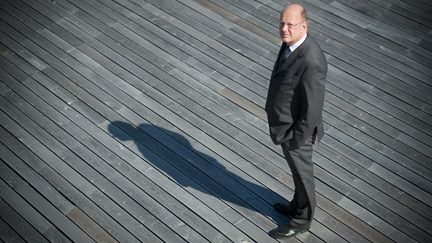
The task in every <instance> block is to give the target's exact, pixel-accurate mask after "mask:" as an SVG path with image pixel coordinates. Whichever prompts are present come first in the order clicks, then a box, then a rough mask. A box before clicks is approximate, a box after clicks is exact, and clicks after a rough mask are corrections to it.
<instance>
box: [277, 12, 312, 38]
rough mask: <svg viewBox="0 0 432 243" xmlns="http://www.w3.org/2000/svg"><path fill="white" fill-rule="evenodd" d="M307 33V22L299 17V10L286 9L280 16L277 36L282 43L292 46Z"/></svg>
mask: <svg viewBox="0 0 432 243" xmlns="http://www.w3.org/2000/svg"><path fill="white" fill-rule="evenodd" d="M306 32H307V22H305V21H304V19H303V18H302V16H301V9H299V8H296V7H288V8H286V9H285V10H284V11H283V12H282V13H281V15H280V23H279V34H280V37H281V39H282V41H283V42H285V43H287V44H288V45H292V44H294V43H296V42H297V41H299V40H300V39H301V38H302V37H303V36H304V35H305V34H306Z"/></svg>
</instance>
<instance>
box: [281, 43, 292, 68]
mask: <svg viewBox="0 0 432 243" xmlns="http://www.w3.org/2000/svg"><path fill="white" fill-rule="evenodd" d="M290 54H291V50H290V49H289V46H288V45H285V49H284V51H283V52H282V53H281V57H280V59H279V65H281V64H282V63H283V62H284V61H285V60H286V59H287V58H288V56H289V55H290Z"/></svg>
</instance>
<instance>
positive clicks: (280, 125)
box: [265, 35, 327, 224]
mask: <svg viewBox="0 0 432 243" xmlns="http://www.w3.org/2000/svg"><path fill="white" fill-rule="evenodd" d="M285 48H288V46H287V45H286V44H283V45H282V46H281V49H280V51H279V55H278V58H277V61H276V62H275V65H274V68H273V72H272V76H271V79H270V86H269V90H268V95H267V102H266V106H265V110H266V112H267V118H268V123H269V127H270V136H271V138H272V140H273V142H274V143H275V144H281V146H282V149H283V151H284V155H285V158H286V159H287V161H288V164H289V166H290V169H291V172H292V174H293V180H294V185H295V195H294V199H293V201H292V202H291V203H293V205H295V206H296V207H297V208H298V210H297V216H296V217H294V219H293V223H294V224H310V222H311V220H312V217H313V212H314V208H315V186H314V181H313V163H312V144H313V143H314V142H315V140H317V141H319V140H320V139H321V138H322V137H323V135H324V131H323V122H322V108H323V103H324V91H325V87H324V84H325V79H326V76H327V61H326V59H325V56H324V54H323V52H322V50H321V49H320V47H319V45H318V44H317V43H316V42H315V40H314V39H313V38H312V37H310V36H309V35H308V36H307V37H306V39H305V41H304V42H303V43H302V44H301V45H300V46H299V47H297V49H295V50H294V52H292V53H291V54H290V56H289V57H288V58H287V59H286V60H285V61H283V62H281V60H280V59H281V56H282V53H283V52H284V50H285Z"/></svg>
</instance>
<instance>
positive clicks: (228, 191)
mask: <svg viewBox="0 0 432 243" xmlns="http://www.w3.org/2000/svg"><path fill="white" fill-rule="evenodd" d="M108 130H109V131H110V133H111V134H112V135H113V136H114V137H116V138H117V139H119V140H121V141H123V142H126V141H129V140H130V141H133V142H134V143H135V144H136V146H137V147H138V148H139V150H140V152H141V153H142V155H143V157H144V158H145V159H146V160H147V161H149V162H150V163H151V164H152V165H153V166H154V167H155V168H156V169H159V170H160V171H161V172H162V173H165V174H166V175H167V176H168V177H170V178H171V179H173V180H174V181H176V182H177V183H178V184H179V185H180V186H182V187H185V188H187V187H191V188H194V189H196V190H199V191H200V192H204V193H207V194H210V195H212V196H214V197H216V198H219V199H221V200H223V201H224V202H226V203H228V204H234V206H235V205H237V206H240V207H243V208H246V209H248V210H253V211H255V212H258V213H260V214H263V215H264V216H266V217H268V218H270V219H272V220H273V221H274V222H275V223H276V224H282V223H285V222H287V218H285V217H284V216H282V215H280V214H278V213H277V212H276V211H275V210H274V209H273V208H272V206H271V205H272V204H273V203H275V202H280V201H283V200H284V199H283V198H282V197H280V196H279V195H278V194H276V193H274V192H273V191H272V190H270V189H268V188H266V187H264V186H262V185H258V184H255V183H253V182H250V181H249V180H245V179H244V178H242V177H240V176H238V175H237V174H235V173H233V172H231V171H229V170H227V169H226V167H225V166H224V165H222V164H221V163H219V162H218V161H217V160H216V159H215V158H213V157H212V156H209V155H207V154H205V153H203V152H201V151H198V150H196V149H194V148H193V146H192V145H191V143H190V142H189V141H188V139H186V138H185V137H184V136H183V135H181V134H179V133H176V132H172V131H169V130H167V129H164V128H161V127H158V126H155V125H152V124H145V123H143V124H141V125H139V126H138V127H136V126H133V125H131V124H129V123H125V122H121V121H115V122H112V123H111V124H110V125H109V126H108ZM234 163H235V162H234ZM228 165H231V164H228Z"/></svg>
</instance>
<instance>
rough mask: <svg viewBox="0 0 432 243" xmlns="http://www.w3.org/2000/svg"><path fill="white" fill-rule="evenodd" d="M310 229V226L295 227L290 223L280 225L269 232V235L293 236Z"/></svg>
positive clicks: (278, 236) (279, 237) (276, 236)
mask: <svg viewBox="0 0 432 243" xmlns="http://www.w3.org/2000/svg"><path fill="white" fill-rule="evenodd" d="M306 231H308V228H294V227H292V226H290V225H283V226H279V227H277V228H276V229H273V230H271V231H270V232H269V235H270V236H271V237H273V238H275V239H283V238H288V237H293V236H296V235H298V234H301V233H304V232H306Z"/></svg>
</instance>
